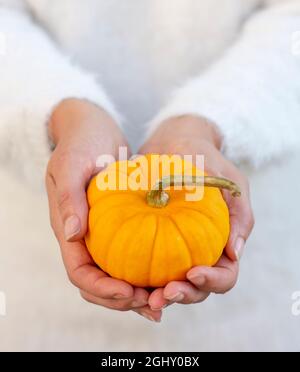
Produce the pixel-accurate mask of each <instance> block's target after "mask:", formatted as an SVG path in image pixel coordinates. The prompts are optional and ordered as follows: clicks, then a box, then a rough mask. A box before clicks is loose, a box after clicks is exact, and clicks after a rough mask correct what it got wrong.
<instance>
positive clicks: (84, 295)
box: [79, 291, 91, 302]
mask: <svg viewBox="0 0 300 372" xmlns="http://www.w3.org/2000/svg"><path fill="white" fill-rule="evenodd" d="M79 293H80V296H81V298H82V299H84V300H85V301H87V302H91V301H90V299H89V298H88V296H87V294H86V293H85V292H83V291H79Z"/></svg>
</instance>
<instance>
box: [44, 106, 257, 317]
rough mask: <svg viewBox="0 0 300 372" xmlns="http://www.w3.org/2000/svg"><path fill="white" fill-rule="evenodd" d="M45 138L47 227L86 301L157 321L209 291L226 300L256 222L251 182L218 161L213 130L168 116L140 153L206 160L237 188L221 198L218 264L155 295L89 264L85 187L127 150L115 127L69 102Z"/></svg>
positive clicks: (91, 109) (93, 109) (95, 110)
mask: <svg viewBox="0 0 300 372" xmlns="http://www.w3.org/2000/svg"><path fill="white" fill-rule="evenodd" d="M49 136H50V138H51V140H52V141H53V142H54V144H55V150H54V151H53V154H52V157H51V159H50V161H49V165H48V169H47V175H46V184H47V191H48V198H49V206H50V218H51V225H52V228H53V230H54V233H55V235H56V238H57V240H58V242H59V245H60V248H61V253H62V257H63V261H64V264H65V267H66V271H67V274H68V277H69V279H70V281H71V282H72V283H73V284H74V285H75V286H76V287H77V288H79V290H80V294H81V296H82V297H83V298H84V299H85V300H86V301H88V302H91V303H93V304H96V305H100V306H104V307H106V308H110V309H114V310H119V311H130V310H132V311H134V312H136V313H138V314H140V315H142V316H144V317H145V318H147V319H149V320H151V321H155V322H159V321H160V320H161V317H162V312H163V309H164V308H165V307H167V306H169V305H171V304H174V303H180V304H194V303H199V302H203V301H204V300H206V299H207V298H208V297H209V295H210V294H211V293H217V294H224V293H226V292H228V291H229V290H231V289H232V288H233V287H234V286H235V284H236V282H237V278H238V272H239V261H240V259H241V257H242V254H243V251H244V247H245V243H246V241H247V239H248V237H249V235H250V233H251V230H252V228H253V224H254V219H253V213H252V209H251V204H250V196H249V186H248V181H247V179H246V178H245V176H244V175H243V174H242V173H241V172H240V171H239V170H238V169H237V168H236V167H235V166H234V165H233V164H232V163H230V162H229V161H228V160H227V159H225V158H224V157H223V155H222V153H221V152H220V142H221V139H220V135H219V134H218V131H217V129H216V127H215V126H214V125H213V124H210V123H209V122H208V121H207V120H205V119H204V118H203V119H202V118H200V117H194V116H192V115H186V116H182V117H177V118H171V119H169V120H167V121H165V122H163V123H161V125H160V126H159V127H158V129H157V130H156V132H155V133H154V134H153V135H152V136H151V138H150V139H149V140H148V141H147V142H146V143H145V144H144V145H143V146H142V147H141V149H140V151H139V153H140V154H146V153H157V154H158V153H161V154H180V155H185V154H188V155H196V154H198V155H204V156H205V166H206V171H207V172H209V173H210V174H211V175H215V176H222V177H226V178H229V179H231V180H232V181H234V182H236V183H237V184H238V185H239V186H240V187H241V189H242V196H241V197H240V198H232V197H231V196H230V194H229V193H226V192H224V194H223V195H224V198H225V200H226V202H227V204H228V207H229V210H230V223H231V234H230V238H229V241H228V244H227V246H226V248H225V251H224V254H223V256H222V258H221V259H220V261H219V262H218V263H217V265H216V266H215V267H213V268H209V267H194V268H192V269H191V270H190V271H189V272H188V273H187V276H186V281H180V282H171V283H169V284H168V285H167V286H166V287H165V288H158V289H155V290H153V291H152V292H149V291H147V290H146V289H144V288H134V287H133V286H131V285H130V284H128V283H126V282H123V281H121V280H117V279H114V278H111V277H109V276H108V275H107V274H106V273H104V272H103V271H101V270H100V269H99V268H98V267H97V266H96V265H95V264H94V262H93V260H92V258H91V256H90V255H89V253H88V250H87V248H86V245H85V243H84V236H85V234H86V232H87V224H88V204H87V198H86V188H87V186H88V184H89V181H90V180H91V178H92V177H93V176H94V175H95V174H97V173H98V172H99V171H100V169H97V167H96V161H97V159H98V157H99V156H100V155H102V154H109V155H113V156H114V157H115V158H117V156H118V152H119V147H120V146H122V147H124V146H127V147H128V144H127V142H126V139H125V138H124V136H123V134H122V132H121V130H120V129H119V127H118V125H117V124H116V123H115V121H114V120H113V118H112V117H111V116H110V115H109V114H108V113H107V112H105V111H104V110H102V109H101V108H99V107H97V106H96V105H94V104H92V103H90V102H87V101H84V100H76V99H69V100H65V101H63V102H62V103H61V104H60V105H59V106H58V107H57V108H56V109H55V110H54V112H53V114H52V116H51V119H50V121H49ZM129 152H130V150H129Z"/></svg>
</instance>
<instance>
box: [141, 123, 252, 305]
mask: <svg viewBox="0 0 300 372" xmlns="http://www.w3.org/2000/svg"><path fill="white" fill-rule="evenodd" d="M220 142H221V139H220V136H219V134H218V131H217V129H216V128H215V126H214V125H213V124H211V123H209V122H208V121H207V120H205V119H202V118H196V117H193V116H183V117H178V118H172V119H170V120H168V121H166V122H164V123H162V125H161V126H160V127H159V128H158V129H157V130H156V132H155V133H154V135H153V136H152V137H151V138H150V139H149V140H148V141H147V143H146V144H145V145H144V146H143V147H142V148H141V150H140V153H141V154H147V153H159V154H180V155H193V156H195V155H204V160H205V171H206V173H209V174H210V175H214V176H219V177H225V178H228V179H230V180H232V181H234V182H235V183H237V184H238V185H239V186H240V187H241V190H242V196H241V197H240V198H233V197H232V196H231V195H230V194H229V193H227V192H224V193H223V196H224V199H225V201H226V202H227V205H228V207H229V211H230V223H231V234H230V238H229V241H228V244H227V246H226V248H225V251H224V254H223V256H222V257H221V259H220V261H219V262H218V263H217V265H216V266H215V267H212V268H211V267H194V268H192V269H191V270H190V271H189V272H188V273H187V280H186V281H182V282H171V283H169V284H168V285H167V286H166V287H165V288H159V289H156V290H155V291H154V292H152V294H151V295H150V297H149V305H150V307H151V309H152V310H161V309H163V308H164V307H166V306H168V305H170V304H172V303H181V304H193V303H199V302H202V301H204V300H206V299H207V298H208V296H209V295H210V294H211V293H217V294H224V293H226V292H228V291H229V290H231V289H232V288H233V287H234V286H235V284H236V282H237V279H238V273H239V260H240V259H241V257H242V254H243V251H244V247H245V243H246V241H247V239H248V237H249V235H250V233H251V231H252V229H253V226H254V217H253V213H252V208H251V203H250V195H249V184H248V181H247V179H246V177H245V176H244V175H243V174H242V173H241V172H240V171H239V170H238V169H237V168H236V167H235V166H234V165H233V164H232V163H231V162H229V161H228V160H227V159H225V158H224V156H223V155H222V153H221V152H220Z"/></svg>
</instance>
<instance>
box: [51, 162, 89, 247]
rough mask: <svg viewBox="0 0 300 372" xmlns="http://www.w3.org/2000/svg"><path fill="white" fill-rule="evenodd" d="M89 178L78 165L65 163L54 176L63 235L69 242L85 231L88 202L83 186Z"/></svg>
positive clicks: (81, 235) (79, 236)
mask: <svg viewBox="0 0 300 372" xmlns="http://www.w3.org/2000/svg"><path fill="white" fill-rule="evenodd" d="M89 179H90V175H89V174H87V172H86V171H84V170H83V169H80V167H78V165H77V166H76V165H75V166H71V164H65V165H63V166H62V167H60V169H59V171H58V172H57V174H56V177H55V179H54V180H55V184H56V198H57V204H58V209H59V213H60V216H61V219H62V223H63V228H64V236H65V239H66V240H67V241H69V242H74V241H78V240H81V239H82V238H83V237H84V236H85V234H86V232H87V220H88V203H87V197H86V191H85V187H86V184H87V182H88V180H89Z"/></svg>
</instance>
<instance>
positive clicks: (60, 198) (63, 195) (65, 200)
mask: <svg viewBox="0 0 300 372" xmlns="http://www.w3.org/2000/svg"><path fill="white" fill-rule="evenodd" d="M70 202H71V191H70V190H68V189H64V190H61V191H59V192H58V195H57V203H58V206H59V208H60V209H64V207H65V206H67V205H68V204H70Z"/></svg>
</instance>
